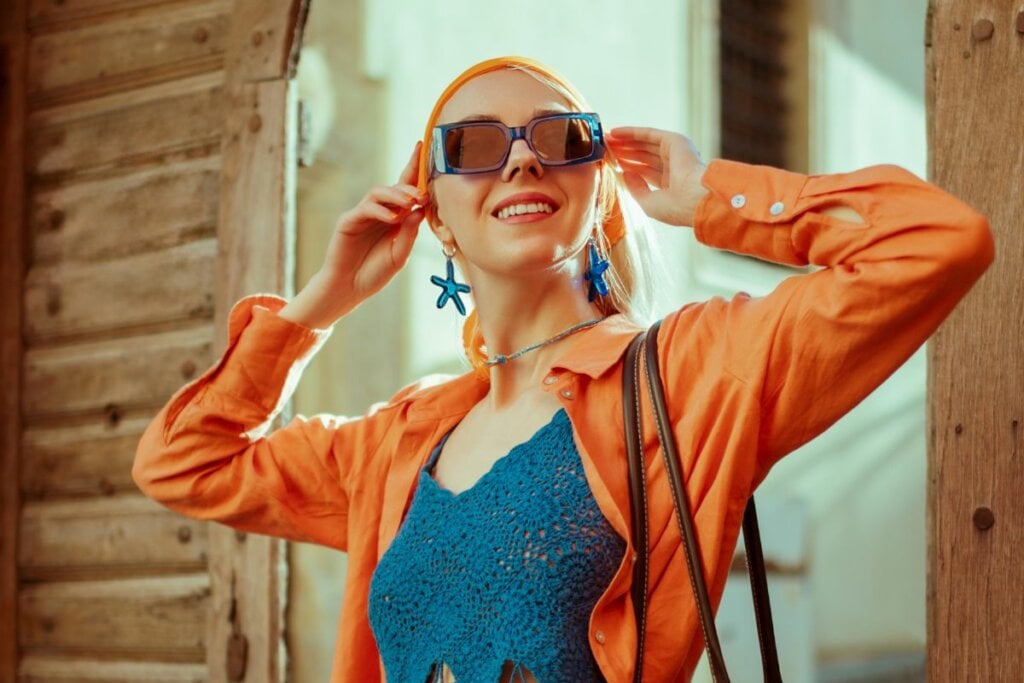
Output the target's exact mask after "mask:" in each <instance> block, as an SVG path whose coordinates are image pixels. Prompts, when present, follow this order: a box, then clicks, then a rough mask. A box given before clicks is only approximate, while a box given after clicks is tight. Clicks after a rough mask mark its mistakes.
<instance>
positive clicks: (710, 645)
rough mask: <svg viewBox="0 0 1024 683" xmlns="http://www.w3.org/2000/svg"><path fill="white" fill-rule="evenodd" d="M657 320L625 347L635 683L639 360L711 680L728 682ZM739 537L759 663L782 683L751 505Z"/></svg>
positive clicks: (640, 579) (641, 609)
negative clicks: (663, 372)
mask: <svg viewBox="0 0 1024 683" xmlns="http://www.w3.org/2000/svg"><path fill="white" fill-rule="evenodd" d="M660 324H661V323H660V321H659V322H657V323H655V324H654V325H653V326H652V327H651V329H650V330H649V331H648V332H643V333H641V334H639V335H637V337H636V338H635V339H634V340H633V341H632V342H631V343H630V345H629V347H628V349H627V351H626V363H625V365H624V372H623V395H622V402H623V420H624V423H625V432H626V452H627V457H628V459H629V463H628V470H629V477H630V496H631V501H630V505H631V513H632V514H631V520H632V524H633V527H632V528H633V537H634V539H636V542H635V546H636V549H637V560H636V563H635V564H634V568H633V590H632V596H633V607H634V612H635V614H636V616H637V641H638V647H637V658H636V674H635V676H634V680H635V681H638V682H639V681H641V673H642V665H643V643H644V626H645V624H646V613H647V576H648V572H649V569H648V565H647V551H648V548H647V545H648V523H647V497H646V476H645V474H644V466H643V441H642V432H641V428H640V391H639V385H640V384H641V383H642V382H641V381H640V379H639V367H640V361H639V359H640V357H641V356H643V357H644V361H645V363H644V365H645V367H646V371H647V373H646V374H647V380H648V381H647V386H648V390H649V393H650V397H651V405H652V406H653V407H654V412H655V418H656V422H657V425H658V439H659V441H660V442H661V445H662V449H661V450H662V454H663V456H664V459H665V466H666V471H667V473H668V475H669V484H670V487H671V490H672V500H673V505H674V507H675V512H676V521H677V523H678V524H679V528H680V537H681V539H682V545H683V549H684V555H685V557H686V563H687V569H688V571H689V574H690V585H691V587H692V589H693V592H694V599H695V602H696V605H697V613H698V617H699V620H700V625H701V631H702V634H703V636H704V644H705V649H706V650H707V654H708V664H709V668H710V669H711V676H712V678H713V679H714V680H715V681H724V682H728V681H729V675H728V672H727V671H726V668H725V658H724V656H723V655H722V648H721V644H720V642H719V640H718V632H717V629H716V628H715V622H714V614H713V610H712V609H711V600H710V597H709V594H708V590H707V583H706V580H705V577H704V567H703V561H702V556H701V554H700V547H699V545H698V541H697V534H696V531H695V529H694V528H693V518H692V514H691V512H690V505H689V501H688V499H687V493H686V487H685V483H684V480H683V477H682V472H681V470H680V462H681V460H680V459H679V454H678V449H677V448H676V443H675V437H674V435H673V433H672V430H671V427H670V422H669V418H668V411H667V410H666V407H665V396H664V390H663V388H662V384H661V378H660V370H659V364H658V347H657V334H658V328H659V327H660ZM743 536H744V539H745V540H746V542H747V543H746V546H747V566H748V569H749V572H750V580H751V588H752V594H753V597H754V613H755V617H756V619H757V630H758V640H759V642H760V646H761V663H762V666H763V669H764V677H765V681H769V682H772V683H775V682H781V680H782V676H781V673H780V671H779V662H778V654H777V650H776V646H775V634H774V629H773V627H772V620H771V606H770V603H769V599H768V584H767V577H766V575H765V568H764V557H763V555H762V551H761V539H760V533H759V531H758V527H757V514H756V510H755V508H754V501H753V499H751V500H750V501H749V502H748V504H747V509H746V512H745V513H744V518H743Z"/></svg>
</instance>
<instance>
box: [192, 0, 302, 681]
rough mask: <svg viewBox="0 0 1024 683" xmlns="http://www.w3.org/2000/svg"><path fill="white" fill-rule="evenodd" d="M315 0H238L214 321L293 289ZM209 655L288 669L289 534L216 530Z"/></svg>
mask: <svg viewBox="0 0 1024 683" xmlns="http://www.w3.org/2000/svg"><path fill="white" fill-rule="evenodd" d="M307 9H308V0H290V1H289V2H280V1H279V0H258V1H257V0H236V2H235V8H234V12H233V13H232V15H231V21H232V25H231V29H230V36H229V43H228V46H227V55H226V61H225V65H226V73H225V80H226V97H227V103H226V109H225V111H226V121H225V127H224V138H223V141H224V142H223V145H222V148H221V155H222V160H223V166H222V173H221V185H220V211H219V220H218V227H217V239H218V248H219V251H218V261H217V268H218V274H217V297H216V303H215V315H214V318H215V324H216V330H217V334H218V335H220V337H219V342H220V343H219V345H218V347H219V349H223V348H224V343H225V334H226V331H227V318H228V313H229V312H230V310H231V306H232V305H233V304H234V303H235V302H236V301H237V300H238V299H240V298H242V297H243V296H245V295H247V294H254V293H259V292H271V293H277V294H289V293H290V289H291V287H292V280H293V279H294V278H293V270H294V262H295V257H294V246H293V245H294V223H295V221H294V213H295V211H294V209H295V207H294V196H295V167H296V139H297V120H296V111H297V110H296V102H295V97H294V91H293V88H292V87H291V79H292V77H293V76H294V72H295V67H296V64H297V61H298V49H299V46H300V44H301V33H302V28H303V26H304V23H305V18H306V12H307ZM210 576H211V582H212V583H211V589H212V595H211V598H212V600H211V610H210V614H209V621H208V632H207V633H208V639H207V642H208V643H209V647H208V650H207V664H208V666H209V670H210V673H211V676H213V677H215V678H216V680H229V681H231V680H243V679H244V680H246V681H253V682H263V681H267V682H273V681H282V680H284V678H285V675H284V671H285V664H286V661H285V659H286V658H285V656H284V640H283V637H284V606H285V599H286V579H287V553H286V548H285V544H284V543H283V542H282V541H279V540H276V539H272V538H268V537H262V536H252V535H245V534H236V533H235V532H234V531H231V530H230V529H227V528H224V527H219V526H215V527H214V528H212V529H211V531H210Z"/></svg>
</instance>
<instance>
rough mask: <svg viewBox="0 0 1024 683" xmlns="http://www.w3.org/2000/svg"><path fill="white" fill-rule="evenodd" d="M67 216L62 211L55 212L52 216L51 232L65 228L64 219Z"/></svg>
mask: <svg viewBox="0 0 1024 683" xmlns="http://www.w3.org/2000/svg"><path fill="white" fill-rule="evenodd" d="M65 218H66V216H65V215H64V212H63V211H61V210H60V209H56V210H54V211H53V212H52V213H51V214H50V230H60V229H61V228H63V227H64V219H65Z"/></svg>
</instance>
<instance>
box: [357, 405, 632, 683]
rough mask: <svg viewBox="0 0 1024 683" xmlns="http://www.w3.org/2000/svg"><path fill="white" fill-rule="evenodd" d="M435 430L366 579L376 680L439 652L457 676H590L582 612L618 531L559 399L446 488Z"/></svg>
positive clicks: (405, 672) (430, 663)
mask: <svg viewBox="0 0 1024 683" xmlns="http://www.w3.org/2000/svg"><path fill="white" fill-rule="evenodd" d="M450 433H451V432H449V434H450ZM447 439H448V434H446V435H445V437H444V438H443V439H442V440H441V442H440V443H439V444H438V445H437V446H436V447H435V448H434V450H433V452H432V453H431V454H430V458H429V460H428V462H427V464H426V466H425V467H424V468H423V470H421V472H420V475H419V483H418V486H417V488H416V492H415V494H414V496H413V500H412V505H411V506H410V508H409V511H408V513H407V515H406V518H405V520H404V521H403V522H402V526H401V528H400V529H399V532H398V535H397V536H396V537H395V539H394V541H393V542H392V544H391V546H390V547H389V548H388V550H387V552H385V553H384V556H383V557H382V558H381V560H380V563H379V564H378V566H377V569H376V571H375V572H374V575H373V579H372V581H371V583H370V596H369V617H370V625H371V627H372V628H373V633H374V636H375V638H376V640H377V646H378V648H379V650H380V654H381V658H382V659H383V661H384V669H385V673H386V675H387V679H388V681H394V682H396V683H406V682H409V681H413V682H416V683H419V682H422V681H427V680H428V679H429V680H434V679H435V678H436V680H441V675H440V674H441V672H442V670H443V667H442V666H441V665H442V664H445V665H447V667H448V668H449V669H450V670H451V673H452V674H453V675H454V677H455V679H456V680H457V681H459V682H460V683H481V682H482V683H487V682H491V681H493V682H495V683H497V681H498V680H499V679H500V678H501V677H502V676H503V675H504V676H507V677H508V680H520V679H519V678H518V677H517V675H522V673H524V670H525V671H528V672H529V673H532V674H533V676H534V677H535V678H536V679H537V680H538V681H541V683H550V682H552V681H600V680H603V679H602V678H601V674H600V671H599V669H598V667H597V663H596V662H595V661H594V658H593V654H592V653H591V651H590V647H589V645H588V640H587V633H588V624H589V620H590V612H591V610H592V609H593V607H594V605H595V604H596V602H597V600H598V598H599V597H600V596H601V594H602V593H603V592H604V590H605V588H606V587H607V586H608V584H609V583H610V582H611V579H612V576H613V575H614V574H615V570H616V569H617V568H618V566H619V563H620V562H621V560H622V556H623V554H624V553H625V549H626V544H625V541H624V540H623V539H622V538H621V537H619V535H618V534H616V533H615V530H614V529H612V527H611V525H610V524H608V522H607V520H606V519H605V518H604V516H603V515H602V514H601V511H600V510H599V509H598V507H597V502H596V501H595V500H594V497H593V494H592V493H591V491H590V487H589V486H588V484H587V480H586V478H585V476H584V474H583V464H582V462H581V461H580V457H579V453H578V452H577V450H576V446H575V443H574V442H573V438H572V424H571V423H570V421H569V417H568V415H567V414H566V413H565V410H564V409H562V410H559V411H558V412H557V413H556V414H555V416H554V417H553V418H552V420H551V422H549V423H548V424H547V425H545V426H544V427H542V428H541V429H540V430H538V431H537V433H536V434H534V435H533V437H532V438H530V440H529V441H527V442H525V443H522V444H519V445H518V446H516V447H514V448H513V449H512V450H511V451H510V452H509V453H508V454H507V455H505V456H504V457H502V458H501V459H499V460H498V461H497V462H496V463H495V464H494V466H493V467H492V468H491V470H490V471H488V472H487V473H486V474H485V475H484V476H483V477H481V478H480V480H479V481H477V483H476V484H474V485H473V486H472V487H471V488H469V489H467V490H466V491H463V492H462V493H459V494H454V493H452V492H450V491H448V490H447V489H444V488H442V487H441V486H440V485H439V484H438V483H437V482H435V481H434V480H433V478H432V477H431V473H432V471H433V468H434V463H435V462H436V461H437V457H438V455H439V454H440V452H441V449H442V447H443V446H444V443H445V441H446V440H447Z"/></svg>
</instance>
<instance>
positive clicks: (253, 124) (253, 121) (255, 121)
mask: <svg viewBox="0 0 1024 683" xmlns="http://www.w3.org/2000/svg"><path fill="white" fill-rule="evenodd" d="M262 127H263V118H262V117H260V115H259V114H253V115H252V116H250V117H249V130H250V131H252V132H253V133H258V132H259V130H260V128H262Z"/></svg>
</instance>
